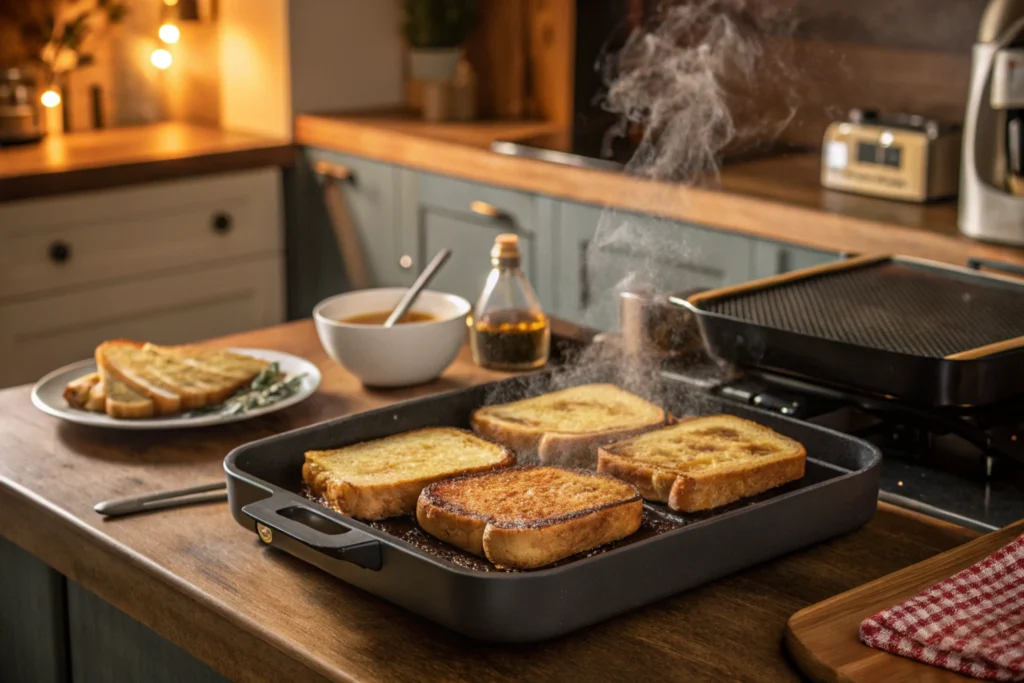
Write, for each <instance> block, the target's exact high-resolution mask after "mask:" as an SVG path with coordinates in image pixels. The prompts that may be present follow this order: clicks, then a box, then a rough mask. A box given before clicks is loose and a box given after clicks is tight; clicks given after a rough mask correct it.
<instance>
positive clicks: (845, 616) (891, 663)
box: [786, 520, 1024, 683]
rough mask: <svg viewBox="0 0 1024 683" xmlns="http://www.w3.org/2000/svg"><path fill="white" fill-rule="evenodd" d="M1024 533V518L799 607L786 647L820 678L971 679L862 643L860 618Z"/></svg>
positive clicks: (927, 682)
mask: <svg viewBox="0 0 1024 683" xmlns="http://www.w3.org/2000/svg"><path fill="white" fill-rule="evenodd" d="M1021 534H1024V520H1021V521H1019V522H1016V523H1015V524H1011V525H1010V526H1008V527H1006V528H1004V529H1000V530H999V531H994V532H992V533H990V534H987V535H985V536H982V537H980V538H978V539H976V540H974V541H971V542H970V543H965V544H964V545H962V546H959V547H957V548H954V549H952V550H949V551H947V552H944V553H942V554H940V555H936V556H935V557H932V558H930V559H927V560H925V561H924V562H920V563H918V564H915V565H911V566H910V567H907V568H906V569H901V570H900V571H898V572H895V573H893V574H889V575H888V576H883V577H882V578H880V579H878V580H877V581H872V582H871V583H866V584H864V585H863V586H858V587H857V588H854V589H853V590H850V591H847V592H845V593H840V594H839V595H837V596H835V597H833V598H829V599H828V600H825V601H823V602H819V603H818V604H816V605H811V606H810V607H807V608H805V609H802V610H800V611H799V612H797V613H796V614H794V615H793V616H792V617H790V618H789V622H788V623H787V624H786V646H787V648H788V649H789V652H790V654H792V656H793V659H794V661H795V662H796V664H797V666H799V667H800V668H801V669H802V670H803V672H804V673H805V674H807V675H808V676H809V677H810V678H812V679H813V680H815V681H819V682H820V683H837V682H839V681H842V682H843V683H860V682H862V681H863V682H864V683H904V682H907V683H909V682H911V681H913V682H914V683H932V682H934V683H945V682H946V681H969V680H973V679H970V678H968V677H966V676H962V675H960V674H957V673H953V672H952V671H947V670H945V669H940V668H937V667H933V666H928V665H927V664H921V663H920V662H916V661H914V660H912V659H907V658H905V657H898V656H896V655H891V654H889V653H888V652H882V651H881V650H875V649H873V648H869V647H867V646H866V645H862V644H861V642H860V641H859V640H858V639H857V633H858V631H859V629H860V623H861V622H862V621H864V619H866V618H867V617H870V616H871V615H872V614H875V613H876V612H878V611H880V610H883V609H885V608H887V607H892V606H893V605H896V604H899V603H900V602H903V601H904V600H906V599H907V598H910V597H912V596H914V595H916V594H917V593H919V592H921V591H922V590H924V589H925V588H928V587H929V586H931V585H933V584H935V583H938V582H939V581H942V580H943V579H946V578H949V577H950V576H952V575H954V574H956V573H957V572H959V571H961V570H963V569H966V568H967V567H970V566H971V565H972V564H975V563H976V562H979V561H980V560H983V559H985V558H986V557H988V556H989V555H991V554H992V553H993V552H995V551H996V550H999V549H1000V548H1002V547H1003V546H1004V545H1006V544H1008V543H1010V542H1011V541H1013V540H1014V539H1015V538H1016V537H1017V536H1020V535H1021Z"/></svg>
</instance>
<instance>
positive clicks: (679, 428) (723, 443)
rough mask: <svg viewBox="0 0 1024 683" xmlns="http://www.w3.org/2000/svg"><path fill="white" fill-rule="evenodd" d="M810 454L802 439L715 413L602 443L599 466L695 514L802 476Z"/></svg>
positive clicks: (648, 495) (649, 494)
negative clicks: (624, 438)
mask: <svg viewBox="0 0 1024 683" xmlns="http://www.w3.org/2000/svg"><path fill="white" fill-rule="evenodd" d="M806 459H807V452H806V450H805V449H804V447H803V446H802V445H801V444H800V443H799V442H797V441H794V440H793V439H790V438H789V437H786V436H783V435H782V434H778V433H776V432H774V431H772V430H771V429H769V428H768V427H765V426H764V425H760V424H757V423H756V422H751V421H749V420H744V419H742V418H739V417H735V416H733V415H710V416H707V417H698V418H690V419H687V420H683V421H680V422H679V423H678V424H675V425H672V426H670V427H665V428H663V429H658V430H656V431H652V432H648V433H646V434H642V435H640V436H637V437H634V438H631V439H628V440H626V441H620V442H618V443H614V444H609V445H606V446H602V447H601V448H600V450H599V452H598V465H597V469H598V471H599V472H605V473H608V474H611V475H612V476H614V477H618V478H619V479H622V480H623V481H628V482H630V483H631V484H633V485H635V486H636V487H637V488H638V489H639V490H640V493H641V495H643V497H644V498H646V499H647V500H654V501H659V502H663V503H668V506H669V507H670V508H672V509H673V510H676V511H678V512H698V511H701V510H709V509H711V508H716V507H720V506H722V505H726V504H728V503H732V502H734V501H737V500H739V499H741V498H747V497H749V496H753V495H756V494H758V493H762V492H763V491H767V490H768V489H771V488H774V487H776V486H781V485H782V484H785V483H787V482H790V481H795V480H797V479H800V478H801V477H803V476H804V466H805V462H806Z"/></svg>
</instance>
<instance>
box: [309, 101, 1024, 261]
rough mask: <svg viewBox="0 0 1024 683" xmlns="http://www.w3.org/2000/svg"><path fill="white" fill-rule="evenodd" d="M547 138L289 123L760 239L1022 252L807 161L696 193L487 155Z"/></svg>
mask: <svg viewBox="0 0 1024 683" xmlns="http://www.w3.org/2000/svg"><path fill="white" fill-rule="evenodd" d="M557 131H558V127H557V126H555V125H554V124H546V123H508V122H474V123H451V124H431V123H425V122H423V121H419V120H415V119H412V118H410V117H408V116H401V115H370V114H367V115H303V116H299V117H298V118H297V119H296V122H295V138H296V141H297V142H298V144H300V145H308V146H312V147H319V148H323V149H330V150H336V151H341V152H348V153H351V154H357V155H361V156H365V157H369V158H373V159H379V160H382V161H387V162H391V163H395V164H401V165H404V166H409V167H412V168H418V169H421V170H425V171H433V172H436V173H441V174H445V175H451V176H456V177H463V178H467V179H469V180H476V181H479V182H483V183H490V184H494V185H499V186H504V187H510V188H514V189H518V190H523V191H527V192H537V193H540V194H545V195H549V196H554V197H559V198H563V199H569V200H572V201H578V202H584V203H589V204H597V205H601V206H613V207H616V208H619V209H625V210H628V211H635V212H638V213H644V214H652V215H657V216H664V217H667V218H673V219H676V220H681V221H687V222H691V223H695V224H698V225H706V226H711V227H716V228H720V229H724V230H731V231H734V232H738V233H744V234H747V235H751V236H754V237H760V238H764V239H770V240H777V241H780V242H790V243H793V244H800V245H803V246H806V247H811V248H815V249H822V250H826V251H838V252H847V253H895V254H903V255H910V256H918V257H921V258H930V259H935V260H938V261H944V262H947V263H954V264H960V265H963V264H964V262H965V261H966V260H967V259H968V258H969V257H976V258H983V259H995V260H1000V261H1005V262H1008V263H1014V264H1018V265H1024V249H1018V248H1012V247H1003V246H999V245H994V244H985V243H982V242H976V241H973V240H970V239H967V238H966V237H963V236H962V235H960V233H959V232H958V230H957V211H956V204H955V202H944V203H938V204H930V205H923V206H922V205H915V204H907V203H902V202H893V201H887V200H882V199H873V198H869V197H860V196H857V195H851V194H845V193H842V192H835V191H831V190H825V189H823V188H822V187H821V186H820V183H819V181H818V168H819V167H818V163H819V160H818V156H817V155H816V154H803V155H790V156H782V157H770V158H764V159H759V160H755V161H748V162H741V163H736V164H732V165H727V166H726V167H725V168H724V169H723V171H722V174H721V179H720V188H719V189H701V188H690V187H684V186H681V185H676V184H670V183H660V182H653V181H650V180H646V179H643V178H638V177H631V176H625V175H623V174H621V173H615V172H609V171H601V170H593V169H583V168H575V167H571V166H566V165H557V164H552V163H548V162H544V161H539V160H535V159H527V158H523V157H510V156H505V155H501V154H496V153H494V152H491V151H490V149H489V147H490V144H491V142H492V141H493V140H496V139H502V140H511V139H515V138H519V137H525V136H530V135H534V134H537V133H546V132H557Z"/></svg>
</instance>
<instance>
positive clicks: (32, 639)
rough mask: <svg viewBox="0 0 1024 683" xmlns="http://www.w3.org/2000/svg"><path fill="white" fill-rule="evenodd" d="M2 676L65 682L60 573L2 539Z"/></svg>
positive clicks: (19, 682) (18, 681)
mask: <svg viewBox="0 0 1024 683" xmlns="http://www.w3.org/2000/svg"><path fill="white" fill-rule="evenodd" d="M0 577H2V579H3V580H0V681H3V683H65V682H66V681H68V680H69V679H68V667H67V643H66V635H65V634H66V632H67V616H66V604H65V603H66V599H65V582H64V577H63V576H61V575H60V574H58V573H57V572H55V571H54V570H53V569H51V568H50V567H48V566H46V565H45V564H43V563H42V562H40V561H39V560H37V559H36V558H35V557H33V556H32V555H30V554H29V553H27V552H25V551H24V550H22V549H21V548H19V547H18V546H16V545H14V544H13V543H11V542H10V541H8V540H6V539H3V538H0Z"/></svg>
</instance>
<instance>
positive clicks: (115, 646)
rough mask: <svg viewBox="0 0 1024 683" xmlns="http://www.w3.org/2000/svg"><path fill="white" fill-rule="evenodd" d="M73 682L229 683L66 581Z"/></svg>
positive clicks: (87, 592) (173, 646)
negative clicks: (186, 682) (182, 682)
mask: <svg viewBox="0 0 1024 683" xmlns="http://www.w3.org/2000/svg"><path fill="white" fill-rule="evenodd" d="M68 640H69V641H70V644H71V657H70V660H71V676H72V680H73V681H74V682H75V683H79V682H81V683H126V682H128V681H146V682H147V683H179V682H181V681H188V682H189V683H228V679H226V678H224V677H223V676H221V675H220V674H219V673H217V672H216V671H214V670H213V669H211V668H210V667H208V666H207V665H206V664H204V663H203V662H201V661H199V660H198V659H196V658H195V657H193V656H192V655H190V654H189V653H187V652H185V651H184V650H182V649H181V648H179V647H178V646H177V645H174V644H173V643H171V642H170V641H169V640H165V639H164V638H162V637H161V636H159V635H158V634H157V633H155V632H153V631H151V630H150V629H148V628H146V627H145V626H143V625H142V624H140V623H139V622H137V621H135V620H134V619H132V618H131V617H129V616H128V615H127V614H125V613H124V612H122V611H121V610H119V609H117V608H116V607H114V606H113V605H111V604H109V603H108V602H106V601H104V600H102V599H100V598H98V597H96V595H94V594H93V593H91V592H89V591H88V590H86V589H85V588H82V587H81V586H79V585H78V584H76V583H75V582H73V581H68Z"/></svg>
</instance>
